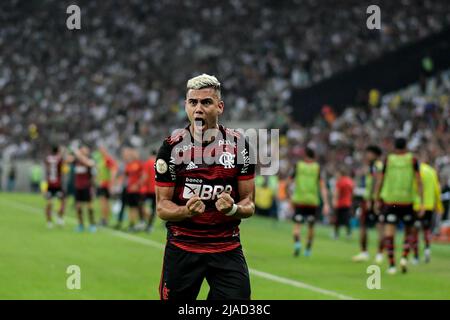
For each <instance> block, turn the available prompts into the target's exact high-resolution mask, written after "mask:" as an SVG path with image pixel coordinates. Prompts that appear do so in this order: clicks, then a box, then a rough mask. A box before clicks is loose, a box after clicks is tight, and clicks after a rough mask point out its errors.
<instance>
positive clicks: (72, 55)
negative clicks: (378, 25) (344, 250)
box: [0, 0, 450, 162]
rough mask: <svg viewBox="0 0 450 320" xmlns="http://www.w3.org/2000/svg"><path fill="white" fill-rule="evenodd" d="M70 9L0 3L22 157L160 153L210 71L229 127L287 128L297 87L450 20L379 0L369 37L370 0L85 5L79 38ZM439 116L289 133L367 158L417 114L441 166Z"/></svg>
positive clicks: (10, 133) (415, 126)
mask: <svg viewBox="0 0 450 320" xmlns="http://www.w3.org/2000/svg"><path fill="white" fill-rule="evenodd" d="M69 4H70V3H67V2H65V1H50V0H44V1H19V0H13V1H6V2H2V4H1V5H0V20H1V21H2V22H3V23H2V28H1V30H0V48H1V52H2V54H1V56H0V150H3V151H7V152H8V153H12V154H14V155H15V156H16V157H30V156H34V157H38V156H41V155H42V153H44V152H45V149H46V147H47V146H49V145H51V144H54V143H58V144H67V143H69V141H71V140H72V139H80V140H83V141H85V142H88V143H92V144H94V142H96V141H98V140H102V142H103V143H104V144H105V145H106V146H109V147H110V149H111V148H119V147H120V146H122V145H123V144H125V143H131V144H133V145H135V146H137V147H140V146H145V145H148V144H152V143H159V141H161V138H162V137H163V136H166V135H167V134H168V133H169V132H170V131H171V130H172V129H174V128H177V127H179V126H181V125H183V123H184V122H185V114H184V110H183V98H184V88H185V81H186V79H188V78H189V77H191V76H193V75H196V74H199V73H203V72H206V73H209V74H215V75H217V76H218V77H219V79H220V80H221V81H222V84H223V88H224V97H225V101H226V110H227V111H226V112H225V117H226V118H227V119H230V120H258V119H262V120H266V119H276V120H277V121H278V122H281V123H283V121H286V117H287V118H288V116H286V115H287V114H288V113H289V110H291V109H292V107H291V106H290V105H289V104H290V96H291V92H292V90H293V89H295V88H302V87H307V86H309V85H311V84H312V83H315V82H318V81H320V80H322V79H325V78H327V77H330V76H331V75H333V74H335V73H337V72H340V71H342V70H346V69H348V68H351V67H353V66H357V65H359V64H363V63H365V62H367V61H370V60H371V59H374V58H376V57H378V56H380V55H381V54H383V53H385V52H387V51H390V50H394V49H395V48H398V47H399V46H401V45H403V44H405V43H409V42H412V41H415V40H418V39H420V38H423V37H426V36H428V35H430V34H432V33H435V32H437V31H439V30H441V29H443V28H444V27H446V26H448V25H449V22H450V3H449V2H448V1H445V0H433V1H431V0H425V1H423V0H403V1H387V0H381V1H378V2H377V4H378V5H379V6H380V8H381V16H382V29H381V30H379V31H378V30H375V31H369V30H368V29H367V28H366V19H367V17H368V15H367V14H366V9H367V6H368V5H370V3H364V2H361V1H359V0H347V1H345V2H343V1H338V0H329V1H326V4H324V2H323V1H319V0H289V1H271V0H264V1H261V0H258V1H256V0H250V1H243V0H230V1H218V0H213V1H208V2H204V1H195V0H186V1H176V0H164V1H142V0H131V1H126V2H125V1H121V2H119V1H78V5H79V6H80V8H81V30H79V31H70V30H67V28H66V19H67V17H68V15H67V14H66V8H67V6H68V5H69ZM227 107H228V108H227ZM442 107H443V105H442V104H441V103H438V104H435V107H431V109H429V108H428V107H424V105H423V103H422V102H420V101H419V102H417V101H412V102H404V101H402V102H401V103H399V104H398V105H397V106H396V107H391V106H390V105H388V104H383V105H382V106H381V108H379V109H378V108H377V109H373V110H357V109H348V110H347V111H346V112H345V114H344V115H342V116H341V117H339V118H338V119H336V121H335V122H334V123H333V124H329V123H327V124H325V123H321V122H318V123H316V124H315V125H314V126H313V127H312V128H301V127H299V126H298V125H296V124H295V123H289V125H290V129H289V131H288V138H289V139H290V140H293V141H296V139H297V140H298V139H300V140H301V141H299V142H302V141H305V140H311V141H312V142H313V143H315V144H316V145H317V147H318V149H319V150H321V151H320V152H321V154H322V155H324V152H325V151H324V150H325V149H326V148H327V147H328V146H331V147H332V151H331V152H329V155H327V156H329V157H331V158H330V159H332V160H345V161H346V162H349V161H357V160H358V159H357V158H356V159H354V158H352V157H348V154H349V152H350V151H351V149H352V148H353V149H356V150H359V148H360V147H361V145H362V144H364V143H365V142H366V141H367V139H368V138H370V139H376V140H377V141H384V140H383V139H384V135H387V134H388V133H390V132H392V131H395V130H402V129H401V128H399V127H398V126H399V125H400V124H402V123H403V122H404V120H405V114H404V113H402V112H403V110H408V117H409V118H408V119H406V120H409V121H408V122H407V123H408V124H407V127H405V128H403V130H410V131H411V132H415V133H417V135H416V136H415V138H414V139H415V140H414V141H420V140H421V139H429V140H430V141H432V142H433V144H430V146H431V147H430V148H433V150H431V152H435V153H436V154H433V155H435V156H436V158H442V155H441V154H440V152H443V150H442V148H436V147H435V146H437V145H438V144H439V143H443V142H445V141H443V140H442V139H444V138H442V137H440V134H441V133H442V134H444V133H445V131H442V130H446V129H445V128H444V129H443V122H442V121H443V120H439V119H436V118H433V115H435V114H436V112H437V110H438V109H439V108H442ZM433 108H434V109H433ZM371 115H372V116H371ZM441 118H442V117H441ZM383 119H389V120H395V121H392V122H391V121H387V122H386V121H383ZM287 121H289V120H287ZM429 124H433V125H434V127H430V126H429ZM384 126H390V127H389V128H384ZM391 126H392V127H391ZM423 126H426V127H423ZM430 128H432V129H430ZM430 130H434V131H433V134H434V133H436V136H435V137H434V136H433V134H432V135H431V136H430ZM306 131H307V133H305V132H306ZM380 131H381V132H382V135H383V137H379V136H377V134H378V133H379V132H380ZM447 133H448V131H447ZM444 140H445V139H444ZM383 143H385V142H383ZM414 143H417V142H414ZM444 146H445V145H444ZM447 146H448V140H447ZM293 150H294V151H295V150H296V149H295V148H293ZM447 151H448V150H447Z"/></svg>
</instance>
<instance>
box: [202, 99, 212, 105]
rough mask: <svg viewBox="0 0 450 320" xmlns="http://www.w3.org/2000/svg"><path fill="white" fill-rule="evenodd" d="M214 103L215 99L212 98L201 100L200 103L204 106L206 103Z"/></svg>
mask: <svg viewBox="0 0 450 320" xmlns="http://www.w3.org/2000/svg"><path fill="white" fill-rule="evenodd" d="M212 101H213V99H211V98H205V99H203V100H201V101H200V102H201V103H202V104H204V103H205V102H212Z"/></svg>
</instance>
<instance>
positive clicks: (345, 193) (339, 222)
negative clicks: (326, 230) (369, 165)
mask: <svg viewBox="0 0 450 320" xmlns="http://www.w3.org/2000/svg"><path fill="white" fill-rule="evenodd" d="M353 188H354V183H353V179H352V178H351V177H350V176H349V175H348V174H347V170H346V169H344V168H343V167H340V168H338V170H337V174H336V186H335V190H334V193H333V207H334V212H335V215H336V219H335V222H334V238H335V239H337V238H339V228H340V226H345V227H346V229H347V238H350V236H351V232H352V229H351V226H350V217H351V210H352V202H353Z"/></svg>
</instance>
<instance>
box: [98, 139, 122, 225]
mask: <svg viewBox="0 0 450 320" xmlns="http://www.w3.org/2000/svg"><path fill="white" fill-rule="evenodd" d="M95 158H96V166H97V175H96V179H97V187H98V189H97V196H98V197H99V201H100V208H101V214H102V218H101V225H102V226H105V227H106V226H107V225H108V220H109V216H110V212H111V207H110V204H109V199H110V197H111V188H112V186H113V184H114V180H115V178H116V174H117V163H116V161H115V160H114V158H113V157H112V156H111V155H110V154H109V153H108V150H106V148H105V147H104V146H100V147H99V148H98V154H97V156H96V157H95Z"/></svg>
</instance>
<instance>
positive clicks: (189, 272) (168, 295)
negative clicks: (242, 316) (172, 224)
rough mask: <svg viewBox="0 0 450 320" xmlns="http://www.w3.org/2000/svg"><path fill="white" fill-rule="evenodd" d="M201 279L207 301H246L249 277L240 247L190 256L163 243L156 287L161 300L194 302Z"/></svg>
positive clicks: (248, 295) (248, 292)
mask: <svg viewBox="0 0 450 320" xmlns="http://www.w3.org/2000/svg"><path fill="white" fill-rule="evenodd" d="M205 278H206V280H207V281H208V284H209V287H210V291H209V294H208V300H250V277H249V273H248V267H247V263H246V261H245V258H244V254H243V253H242V248H241V247H238V248H236V249H233V250H230V251H226V252H220V253H193V252H188V251H185V250H182V249H180V248H178V247H176V246H175V245H173V244H171V243H170V242H169V243H167V245H166V249H165V252H164V262H163V268H162V276H161V282H160V285H159V294H160V298H161V300H176V301H180V300H181V301H192V300H195V299H196V298H197V295H198V293H199V291H200V287H201V285H202V282H203V280H204V279H205Z"/></svg>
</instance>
